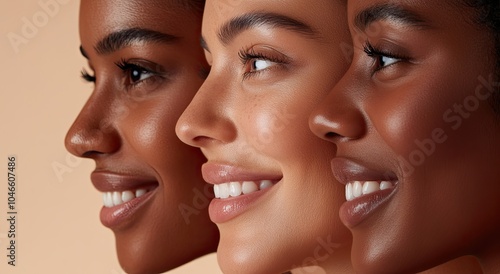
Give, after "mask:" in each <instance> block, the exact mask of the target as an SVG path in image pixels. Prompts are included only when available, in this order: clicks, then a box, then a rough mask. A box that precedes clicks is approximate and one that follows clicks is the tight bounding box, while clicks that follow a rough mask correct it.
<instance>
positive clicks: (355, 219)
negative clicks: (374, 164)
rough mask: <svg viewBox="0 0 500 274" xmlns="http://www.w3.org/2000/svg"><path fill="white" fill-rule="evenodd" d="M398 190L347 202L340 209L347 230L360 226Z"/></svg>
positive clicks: (388, 190)
mask: <svg viewBox="0 0 500 274" xmlns="http://www.w3.org/2000/svg"><path fill="white" fill-rule="evenodd" d="M396 190H397V186H396V187H394V188H391V189H385V190H381V191H377V192H374V193H371V194H368V195H365V196H362V197H360V198H356V199H354V200H352V201H347V202H345V203H343V204H342V206H341V207H340V212H339V214H340V219H341V220H342V223H344V225H345V226H347V228H353V227H355V226H357V225H359V224H360V223H361V222H363V221H364V220H366V219H367V218H368V217H369V216H370V215H372V214H373V213H374V212H375V211H376V210H377V209H378V208H380V207H381V206H383V205H384V204H385V203H386V202H388V201H389V200H390V199H391V197H392V196H393V195H394V193H395V192H396Z"/></svg>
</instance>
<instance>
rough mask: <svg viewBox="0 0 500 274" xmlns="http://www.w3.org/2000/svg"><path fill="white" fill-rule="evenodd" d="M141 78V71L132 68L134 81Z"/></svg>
mask: <svg viewBox="0 0 500 274" xmlns="http://www.w3.org/2000/svg"><path fill="white" fill-rule="evenodd" d="M140 79H141V72H140V71H138V70H132V81H134V82H135V81H139V80H140Z"/></svg>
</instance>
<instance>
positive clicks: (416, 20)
mask: <svg viewBox="0 0 500 274" xmlns="http://www.w3.org/2000/svg"><path fill="white" fill-rule="evenodd" d="M388 19H390V20H394V21H397V22H400V23H403V24H405V25H409V26H413V27H428V26H427V24H426V22H425V20H424V19H423V18H422V17H421V16H420V15H418V14H416V13H415V12H412V11H410V10H408V9H405V8H404V7H402V6H401V5H398V4H380V5H374V6H372V7H369V8H367V9H364V10H362V11H361V12H359V13H358V14H357V15H356V17H355V19H354V24H355V26H356V27H358V28H359V29H360V30H365V29H366V28H367V27H368V26H369V25H370V24H371V23H373V22H376V21H380V20H388Z"/></svg>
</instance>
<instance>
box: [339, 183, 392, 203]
mask: <svg viewBox="0 0 500 274" xmlns="http://www.w3.org/2000/svg"><path fill="white" fill-rule="evenodd" d="M394 186H395V182H391V181H351V182H348V183H347V184H346V186H345V198H346V200H347V201H352V200H354V199H356V198H359V197H363V196H365V195H368V194H371V193H374V192H377V191H381V190H386V189H391V188H394Z"/></svg>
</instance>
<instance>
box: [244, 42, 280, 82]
mask: <svg viewBox="0 0 500 274" xmlns="http://www.w3.org/2000/svg"><path fill="white" fill-rule="evenodd" d="M238 56H239V58H240V61H241V63H242V64H243V66H244V73H243V79H248V78H250V77H253V76H257V75H258V74H260V73H264V72H266V71H270V70H274V69H277V68H279V67H284V66H285V65H286V64H288V63H289V59H288V58H287V57H286V56H285V55H284V54H282V53H280V52H278V51H276V50H274V49H272V48H270V47H267V46H255V47H252V48H244V49H241V50H240V51H239V52H238Z"/></svg>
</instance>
